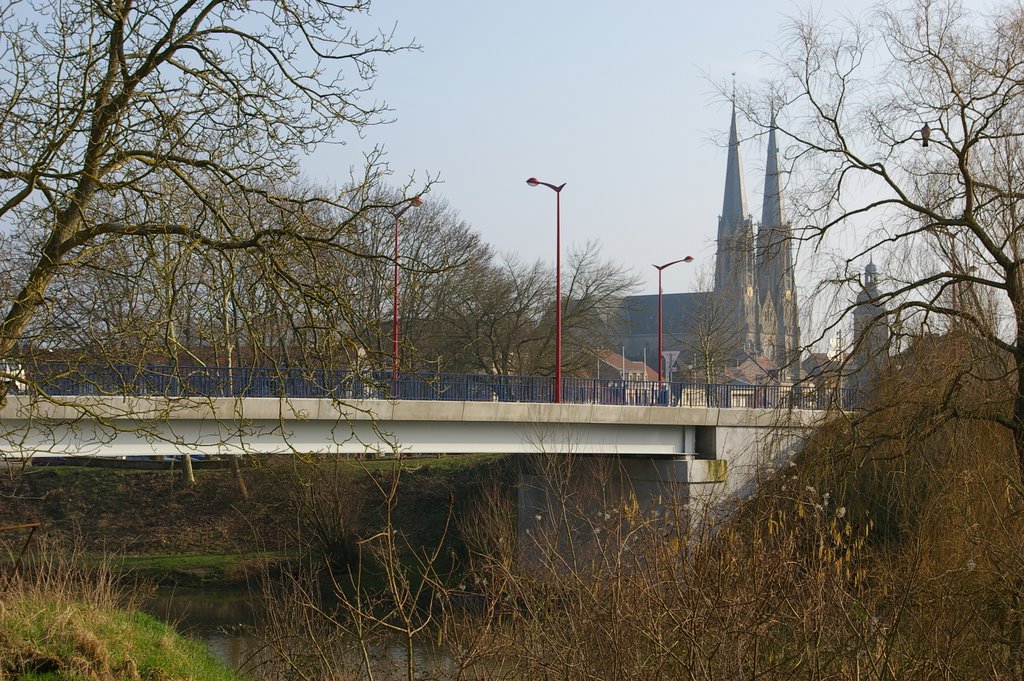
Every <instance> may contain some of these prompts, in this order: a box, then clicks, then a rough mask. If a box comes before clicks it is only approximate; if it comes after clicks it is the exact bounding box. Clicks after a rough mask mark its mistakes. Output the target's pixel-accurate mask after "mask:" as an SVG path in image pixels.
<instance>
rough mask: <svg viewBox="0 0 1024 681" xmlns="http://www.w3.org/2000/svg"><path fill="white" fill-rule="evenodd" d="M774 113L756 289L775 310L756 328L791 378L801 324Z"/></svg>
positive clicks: (796, 366) (796, 371)
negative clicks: (772, 314)
mask: <svg viewBox="0 0 1024 681" xmlns="http://www.w3.org/2000/svg"><path fill="white" fill-rule="evenodd" d="M775 132H776V126H775V113H774V112H772V118H771V127H770V128H769V131H768V158H767V159H766V161H765V173H764V201H763V203H762V204H761V225H760V227H759V228H758V230H757V258H756V260H757V274H758V276H757V289H758V294H759V295H758V298H759V303H760V305H761V308H762V309H763V310H774V311H775V317H774V319H769V318H768V317H767V316H766V315H764V314H762V319H761V320H760V322H761V323H760V327H759V329H758V331H759V336H760V343H761V347H762V348H763V351H764V353H765V354H766V355H768V356H769V357H771V358H772V359H773V360H774V361H775V363H776V364H777V365H778V366H779V367H780V368H781V367H785V374H787V375H788V377H789V379H790V380H793V381H796V380H798V379H799V358H800V349H799V346H800V328H799V321H798V308H797V299H796V277H795V272H794V269H793V251H792V239H793V235H792V231H791V229H790V226H789V223H788V222H786V217H785V211H784V204H783V200H782V170H781V168H780V167H779V147H778V144H777V142H776V139H775Z"/></svg>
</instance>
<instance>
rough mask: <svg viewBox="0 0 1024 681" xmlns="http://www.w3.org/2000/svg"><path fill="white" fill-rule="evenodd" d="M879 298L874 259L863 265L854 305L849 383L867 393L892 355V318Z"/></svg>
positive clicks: (860, 391) (858, 390)
mask: <svg viewBox="0 0 1024 681" xmlns="http://www.w3.org/2000/svg"><path fill="white" fill-rule="evenodd" d="M880 297H881V292H880V291H879V289H878V268H877V267H875V263H874V262H873V261H872V262H869V263H868V265H867V267H865V268H864V275H863V276H862V277H861V287H860V292H859V293H858V294H857V303H856V306H855V307H854V308H853V352H852V353H851V354H850V362H849V367H850V381H849V385H850V387H851V388H853V389H855V390H856V391H857V392H858V393H866V392H868V390H869V388H870V386H871V385H872V384H873V383H874V382H875V381H876V380H877V379H878V376H879V374H880V373H881V370H882V368H883V367H884V366H885V360H886V359H888V356H889V324H888V321H889V320H888V319H886V316H885V315H886V309H885V306H884V305H883V304H882V303H881V301H880Z"/></svg>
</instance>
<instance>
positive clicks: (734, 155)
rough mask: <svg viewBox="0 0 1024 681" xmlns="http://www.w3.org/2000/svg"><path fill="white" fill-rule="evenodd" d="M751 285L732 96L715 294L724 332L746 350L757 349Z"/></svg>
mask: <svg viewBox="0 0 1024 681" xmlns="http://www.w3.org/2000/svg"><path fill="white" fill-rule="evenodd" d="M754 287H755V282H754V224H753V221H752V220H751V219H750V216H749V215H748V214H747V195H746V191H745V189H744V186H743V164H742V162H741V161H740V137H739V132H738V130H737V126H736V102H735V100H734V101H733V103H732V121H731V122H730V125H729V152H728V158H727V160H726V168H725V198H724V201H723V202H722V215H721V216H720V217H719V218H718V252H717V255H716V258H715V295H716V296H717V297H718V298H719V299H720V300H721V304H722V305H723V306H724V307H723V309H724V310H726V311H727V314H728V317H729V318H730V321H729V324H728V331H727V336H728V337H729V338H730V340H731V342H733V343H734V344H735V345H736V346H737V350H739V351H741V352H747V353H754V352H756V350H757V336H756V324H757V320H756V313H755V306H756V304H757V299H756V293H755V290H754Z"/></svg>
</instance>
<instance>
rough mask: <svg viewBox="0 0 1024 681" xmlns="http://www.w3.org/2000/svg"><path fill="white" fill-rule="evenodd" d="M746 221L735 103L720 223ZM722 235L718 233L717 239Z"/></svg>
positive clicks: (732, 224) (738, 223)
mask: <svg viewBox="0 0 1024 681" xmlns="http://www.w3.org/2000/svg"><path fill="white" fill-rule="evenodd" d="M746 219H747V195H746V191H745V190H744V188H743V163H742V161H740V137H739V133H738V132H737V130H736V102H733V104H732V123H731V124H730V126H729V157H728V161H727V162H726V168H725V200H724V201H723V202H722V223H723V224H725V225H728V226H733V227H735V226H738V225H741V224H743V221H744V220H746ZM721 236H722V234H721V232H719V238H721Z"/></svg>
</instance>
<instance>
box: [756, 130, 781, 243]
mask: <svg viewBox="0 0 1024 681" xmlns="http://www.w3.org/2000/svg"><path fill="white" fill-rule="evenodd" d="M782 215H783V206H782V176H781V174H780V172H779V147H778V145H777V144H776V143H775V114H774V113H773V114H772V122H771V128H770V129H769V131H768V160H767V162H766V164H765V172H764V202H763V203H762V204H761V224H762V225H767V226H769V227H781V226H782V225H783V224H785V223H784V222H783V217H782Z"/></svg>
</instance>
